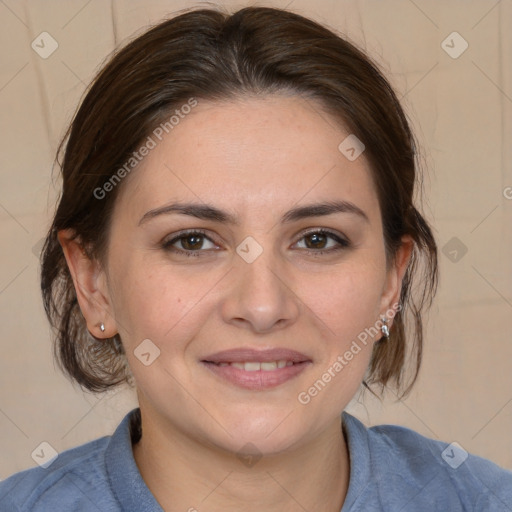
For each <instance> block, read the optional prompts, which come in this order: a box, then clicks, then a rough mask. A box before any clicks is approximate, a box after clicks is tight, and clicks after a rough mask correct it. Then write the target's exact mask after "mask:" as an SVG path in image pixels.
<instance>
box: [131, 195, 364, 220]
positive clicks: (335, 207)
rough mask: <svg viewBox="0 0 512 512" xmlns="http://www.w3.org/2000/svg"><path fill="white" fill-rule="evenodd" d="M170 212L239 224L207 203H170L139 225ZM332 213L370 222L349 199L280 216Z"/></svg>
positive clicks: (329, 202) (301, 216)
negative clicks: (346, 214) (344, 214)
mask: <svg viewBox="0 0 512 512" xmlns="http://www.w3.org/2000/svg"><path fill="white" fill-rule="evenodd" d="M172 213H180V214H182V215H189V216H191V217H196V218H198V219H202V220H211V221H216V222H221V223H225V224H233V225H238V224H239V220H238V218H237V217H236V216H234V215H233V214H231V213H229V212H226V211H223V210H220V209H218V208H216V207H215V206H212V205H209V204H205V203H171V204H168V205H165V206H162V207H160V208H155V209H154V210H150V211H148V212H146V213H145V214H144V215H143V216H142V218H141V219H140V221H139V226H140V225H141V224H143V223H145V222H147V221H149V220H150V219H154V218H155V217H157V216H159V215H169V214H172ZM334 213H351V214H354V215H357V216H359V217H360V218H362V219H363V220H364V221H365V222H367V223H369V222H370V220H369V218H368V216H367V215H366V213H365V212H364V211H363V210H362V209H361V208H359V206H357V205H355V204H354V203H351V202H350V201H327V202H322V203H313V204H309V205H305V206H298V207H296V208H292V209H291V210H289V211H287V212H286V213H285V214H284V215H283V216H282V217H281V222H282V223H283V224H286V223H290V222H294V221H297V220H301V219H306V218H309V217H321V216H325V215H332V214H334Z"/></svg>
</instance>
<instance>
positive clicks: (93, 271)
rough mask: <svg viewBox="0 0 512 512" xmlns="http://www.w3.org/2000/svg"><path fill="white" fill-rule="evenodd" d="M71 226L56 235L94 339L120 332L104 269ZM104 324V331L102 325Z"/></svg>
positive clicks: (108, 336)
mask: <svg viewBox="0 0 512 512" xmlns="http://www.w3.org/2000/svg"><path fill="white" fill-rule="evenodd" d="M73 235H74V231H73V230H72V229H63V230H61V231H59V232H58V233H57V238H58V240H59V243H60V245H61V247H62V250H63V252H64V256H65V258H66V262H67V264H68V268H69V271H70V273H71V277H72V278H73V284H74V285H75V291H76V296H77V299H78V304H79V305H80V309H81V311H82V314H83V315H84V318H85V321H86V323H87V329H88V330H89V332H90V333H91V334H92V335H93V336H94V337H95V338H111V337H113V336H115V335H116V334H117V328H116V323H115V319H114V316H113V310H112V306H111V300H110V295H109V291H108V286H107V279H106V274H105V271H104V270H103V269H102V267H101V265H100V263H99V262H98V261H97V260H94V259H90V258H89V256H88V255H87V254H86V251H85V250H84V247H83V246H82V245H81V243H80V240H78V239H77V238H75V239H74V238H73ZM101 324H104V326H105V331H101V329H100V325H101Z"/></svg>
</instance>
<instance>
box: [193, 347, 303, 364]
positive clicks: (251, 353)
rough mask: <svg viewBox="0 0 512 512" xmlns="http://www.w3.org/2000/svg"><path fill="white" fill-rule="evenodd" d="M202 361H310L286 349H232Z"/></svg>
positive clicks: (298, 353)
mask: <svg viewBox="0 0 512 512" xmlns="http://www.w3.org/2000/svg"><path fill="white" fill-rule="evenodd" d="M202 360H203V361H206V362H211V363H242V362H246V361H253V362H256V361H260V362H263V363H266V362H271V361H280V360H286V361H292V362H293V363H302V362H304V361H311V359H310V358H309V357H308V356H306V355H304V354H301V353H300V352H297V351H296V350H288V349H286V348H272V349H267V350H255V349H251V348H234V349H230V350H223V351H221V352H215V354H211V355H209V356H207V357H205V358H203V359H202Z"/></svg>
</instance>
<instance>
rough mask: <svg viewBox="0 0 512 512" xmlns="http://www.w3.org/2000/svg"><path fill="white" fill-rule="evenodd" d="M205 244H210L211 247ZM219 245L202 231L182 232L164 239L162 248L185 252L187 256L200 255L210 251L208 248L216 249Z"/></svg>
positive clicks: (180, 252)
mask: <svg viewBox="0 0 512 512" xmlns="http://www.w3.org/2000/svg"><path fill="white" fill-rule="evenodd" d="M205 244H210V247H208V246H206V247H205ZM216 247H217V246H216V245H215V244H214V243H213V242H212V240H210V238H209V237H208V236H206V234H205V233H203V232H202V231H197V230H195V231H188V232H182V233H180V234H178V235H177V236H175V237H173V238H172V239H171V240H168V241H164V242H163V243H162V248H163V249H164V250H166V251H170V252H175V253H178V254H185V255H187V256H200V255H201V253H203V252H204V253H206V252H208V251H207V249H214V248H216Z"/></svg>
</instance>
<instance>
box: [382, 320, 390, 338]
mask: <svg viewBox="0 0 512 512" xmlns="http://www.w3.org/2000/svg"><path fill="white" fill-rule="evenodd" d="M380 319H381V322H382V327H381V328H380V330H381V331H382V335H383V336H384V337H385V338H386V339H387V338H389V327H388V326H387V325H386V323H387V319H386V318H385V317H383V316H381V317H380Z"/></svg>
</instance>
